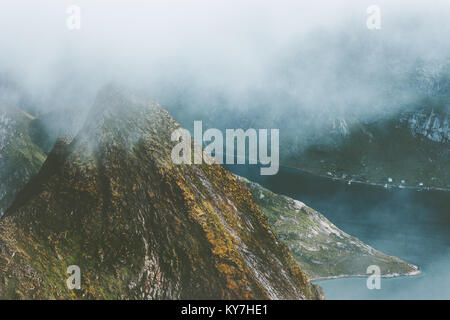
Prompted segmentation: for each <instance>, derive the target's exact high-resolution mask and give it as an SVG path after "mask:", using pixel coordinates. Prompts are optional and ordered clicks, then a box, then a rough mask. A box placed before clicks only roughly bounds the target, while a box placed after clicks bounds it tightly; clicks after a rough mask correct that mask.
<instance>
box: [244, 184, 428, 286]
mask: <svg viewBox="0 0 450 320" xmlns="http://www.w3.org/2000/svg"><path fill="white" fill-rule="evenodd" d="M239 179H240V180H241V181H242V182H243V183H245V185H246V186H247V187H248V188H249V189H250V190H251V192H252V195H253V200H254V201H255V202H256V203H257V204H258V206H259V207H260V208H261V210H262V211H263V212H264V214H265V215H266V217H267V218H268V220H269V223H270V225H271V227H272V228H273V230H274V231H275V232H276V233H277V234H278V236H279V237H280V239H281V240H282V241H283V242H284V243H286V245H287V246H288V247H289V249H290V251H291V253H292V255H293V256H294V258H295V260H296V261H297V262H298V264H299V265H300V267H301V268H302V270H303V271H304V272H305V273H306V275H307V276H308V278H310V279H314V280H318V279H327V278H339V277H354V276H367V274H366V270H367V267H368V266H370V265H377V266H379V267H380V270H381V275H382V276H386V277H389V276H399V275H415V274H418V273H420V272H419V271H418V268H417V267H416V266H414V265H412V264H409V263H407V262H405V261H402V260H400V259H399V258H397V257H393V256H388V255H386V254H383V253H382V252H380V251H378V250H375V249H374V248H372V247H370V246H368V245H367V244H365V243H363V242H362V241H360V240H359V239H357V238H355V237H352V236H350V235H348V234H346V233H345V232H343V231H341V230H339V229H338V228H337V227H336V226H335V225H334V224H332V223H331V222H330V221H329V220H328V219H326V218H325V217H324V216H323V215H321V214H320V213H319V212H317V211H315V210H314V209H311V208H310V207H308V206H306V205H305V204H304V203H302V202H300V201H298V200H294V199H291V198H289V197H286V196H283V195H279V194H275V193H273V192H271V191H270V190H267V189H265V188H263V187H262V186H260V185H259V184H257V183H254V182H251V181H248V180H247V179H245V178H242V177H240V178H239Z"/></svg>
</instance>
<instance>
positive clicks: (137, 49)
mask: <svg viewBox="0 0 450 320" xmlns="http://www.w3.org/2000/svg"><path fill="white" fill-rule="evenodd" d="M447 3H448V2H447ZM73 4H75V5H78V6H79V7H80V8H81V29H80V30H69V29H68V28H67V26H66V20H67V18H68V17H69V14H67V13H66V9H67V8H68V7H69V6H70V5H73ZM371 4H372V2H370V1H315V2H313V3H312V2H311V3H306V2H304V1H181V0H179V1H170V0H169V1H167V0H164V1H163V0H161V1H159V0H158V1H146V2H143V1H74V0H72V1H58V3H55V2H54V1H46V0H40V1H33V3H30V2H29V1H21V0H19V1H7V2H6V3H5V2H3V3H2V8H1V10H0V27H1V29H2V32H1V34H0V48H1V52H0V71H1V73H2V74H3V75H5V74H6V75H7V77H8V78H11V80H13V81H14V82H16V83H17V84H18V85H19V86H20V87H21V88H22V89H23V90H24V92H26V93H27V94H29V95H30V96H31V97H32V98H31V99H32V100H33V103H34V104H35V105H39V108H40V109H42V110H51V109H55V108H61V107H62V106H64V107H73V108H85V107H88V106H89V105H90V102H91V101H92V99H93V95H95V93H96V92H97V90H98V88H99V87H101V86H103V85H104V84H105V83H108V82H111V81H112V82H118V83H121V84H123V85H126V86H129V87H131V88H133V89H135V90H140V91H142V92H144V93H145V94H146V95H147V96H149V97H151V98H154V99H157V100H159V101H160V102H162V103H163V104H168V105H174V104H177V103H179V101H182V102H183V108H185V112H192V110H196V109H199V108H200V109H202V110H207V109H208V108H219V109H220V112H227V111H229V110H233V109H235V108H238V109H245V108H251V107H257V106H258V105H261V104H263V105H265V107H266V108H268V109H270V110H271V111H272V112H273V114H271V115H270V117H269V118H268V119H269V120H270V119H273V118H274V117H277V116H278V115H280V114H281V115H282V114H283V113H285V112H286V110H292V109H294V110H296V111H297V110H300V111H301V112H302V114H308V116H310V117H311V119H313V118H314V115H315V114H318V115H321V114H322V113H324V112H326V113H331V114H333V115H334V114H337V115H344V114H347V113H350V114H357V115H358V116H371V117H372V116H373V114H374V112H382V111H386V110H388V111H389V110H391V109H392V108H395V107H397V106H398V105H399V104H401V103H399V102H404V101H405V100H406V101H407V100H408V99H409V98H410V95H411V94H415V92H414V90H410V91H408V90H405V87H406V84H405V83H402V82H404V80H405V79H404V73H405V72H408V71H410V68H411V66H412V64H413V63H414V62H415V61H416V59H417V58H422V59H424V60H425V61H427V62H429V61H433V62H436V61H444V60H445V59H446V58H447V53H448V52H449V51H448V49H449V48H448V47H449V44H448V41H446V39H447V35H448V31H449V27H450V22H449V20H448V19H447V17H448V16H449V15H448V13H449V11H450V10H449V9H450V5H449V4H446V1H433V2H431V1H420V2H419V1H378V3H377V5H379V7H380V9H381V30H369V29H368V28H367V27H366V19H367V17H368V15H367V13H366V9H367V7H368V6H369V5H371ZM394 98H395V100H397V101H398V102H395V103H394V101H393V99H394ZM311 115H313V116H311ZM175 116H176V115H175Z"/></svg>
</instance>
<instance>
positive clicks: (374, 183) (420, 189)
mask: <svg viewBox="0 0 450 320" xmlns="http://www.w3.org/2000/svg"><path fill="white" fill-rule="evenodd" d="M280 167H283V168H286V169H290V170H296V171H299V172H302V173H307V174H310V175H314V176H317V177H321V178H326V179H330V180H333V181H339V182H344V183H346V184H349V185H351V184H362V185H368V186H374V187H380V188H383V189H392V188H396V189H410V190H415V191H446V192H450V188H443V187H426V186H422V187H419V186H407V185H395V184H388V183H385V184H382V183H377V182H365V181H360V180H352V179H350V180H348V179H345V178H340V177H337V176H330V175H327V174H320V173H316V172H312V171H309V170H306V169H302V168H298V167H293V166H287V165H280Z"/></svg>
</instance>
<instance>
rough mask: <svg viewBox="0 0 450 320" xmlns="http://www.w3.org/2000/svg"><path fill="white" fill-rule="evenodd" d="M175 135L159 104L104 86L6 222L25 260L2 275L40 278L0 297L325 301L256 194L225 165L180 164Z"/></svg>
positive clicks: (7, 288) (1, 290) (0, 286)
mask: <svg viewBox="0 0 450 320" xmlns="http://www.w3.org/2000/svg"><path fill="white" fill-rule="evenodd" d="M177 127H179V125H178V124H177V123H176V122H175V121H174V120H173V119H172V118H171V117H170V116H169V115H168V114H167V112H166V111H165V110H164V109H163V108H162V107H161V106H159V105H158V104H157V103H154V102H147V101H145V100H141V99H139V98H136V97H135V96H134V95H130V94H128V93H126V92H125V91H123V90H122V89H116V87H114V86H113V87H111V86H107V87H106V88H104V89H103V90H102V91H101V92H100V93H99V95H98V97H97V99H96V101H95V104H94V107H93V109H92V111H91V116H89V117H88V119H87V121H86V124H85V126H84V127H83V129H82V130H81V131H80V133H79V134H78V135H77V136H76V137H75V138H74V140H73V141H72V142H71V143H70V144H67V141H63V140H60V141H59V142H58V144H57V146H56V147H55V148H54V150H53V151H52V152H51V154H50V156H49V157H48V159H47V161H46V163H45V164H44V165H43V167H42V169H41V172H40V173H39V174H38V176H37V178H36V179H35V181H34V182H33V181H30V183H29V184H28V185H27V186H26V187H25V188H24V189H23V191H25V190H29V191H27V192H25V195H24V196H22V197H18V198H20V202H18V203H17V205H15V206H13V207H11V208H10V212H8V213H9V214H8V217H7V219H6V220H5V221H2V220H0V227H2V226H1V224H2V223H3V224H5V223H9V224H14V226H15V227H14V230H15V231H14V232H15V236H14V238H15V239H16V240H15V242H14V243H9V242H8V241H9V240H8V239H10V237H8V238H6V236H3V235H0V242H1V241H4V242H7V243H9V245H10V246H11V247H15V248H13V249H14V250H17V252H19V253H18V254H16V255H15V257H14V259H15V261H20V264H14V263H10V264H7V265H3V264H2V261H8V260H10V259H11V258H10V257H9V258H8V259H6V258H5V259H1V254H0V268H2V269H3V268H4V269H5V270H7V271H6V272H5V273H4V274H3V275H0V278H4V277H8V274H12V273H15V274H21V272H22V273H25V271H24V270H33V275H34V276H29V277H25V278H23V279H20V281H19V282H15V283H12V282H8V281H6V280H5V281H0V297H5V296H7V292H16V293H17V292H19V293H20V296H21V297H28V298H39V297H40V298H48V297H54V298H89V299H94V298H132V299H133V298H134V299H168V298H178V299H180V298H196V299H198V298H205V299H214V298H216V299H219V298H224V299H248V298H261V299H263V298H264V299H265V298H273V299H316V298H322V295H321V293H320V290H319V289H318V288H317V287H315V286H313V285H312V284H311V283H310V282H309V281H308V280H307V278H306V276H305V274H304V273H303V272H302V271H301V269H300V268H299V267H298V265H297V264H296V262H295V260H294V259H293V257H292V256H291V254H290V253H289V250H288V249H287V247H286V246H285V245H284V244H282V243H281V242H280V241H279V239H278V238H277V236H276V235H275V233H274V232H273V231H272V229H271V228H270V226H269V224H268V222H267V219H266V218H265V216H264V214H263V213H262V212H261V211H260V209H259V208H258V206H257V205H256V204H255V203H254V202H253V200H252V198H251V194H250V191H249V190H248V188H247V187H245V186H244V185H243V184H242V183H241V182H240V181H238V180H237V179H236V178H235V177H234V176H233V175H232V174H231V173H229V172H228V171H227V170H225V169H224V168H223V167H221V166H220V165H206V164H203V165H175V164H173V163H172V162H171V158H170V152H171V148H172V147H173V145H174V144H175V143H174V142H172V141H171V139H170V135H171V132H172V130H173V129H175V128H177ZM50 162H51V163H50ZM46 168H51V170H50V169H46ZM30 241H31V242H30ZM11 250H12V249H11ZM44 259H45V260H46V261H48V262H49V263H45V264H42V263H39V261H42V260H44ZM68 265H77V266H79V267H80V269H81V272H82V277H83V278H82V283H83V286H82V290H80V291H70V290H68V289H67V287H66V285H65V284H66V279H67V275H66V273H65V271H66V268H67V266H68ZM5 279H7V278H5ZM41 279H46V280H45V281H44V280H41ZM4 283H6V285H5V284H4ZM38 283H39V285H38ZM31 287H34V288H36V289H35V290H30V289H29V288H31Z"/></svg>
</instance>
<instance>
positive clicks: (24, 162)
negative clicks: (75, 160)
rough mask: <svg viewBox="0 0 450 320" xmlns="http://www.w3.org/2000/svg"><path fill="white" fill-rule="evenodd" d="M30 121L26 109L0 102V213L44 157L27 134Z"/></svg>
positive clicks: (37, 169) (35, 171)
mask: <svg viewBox="0 0 450 320" xmlns="http://www.w3.org/2000/svg"><path fill="white" fill-rule="evenodd" d="M33 121H34V117H33V116H31V115H30V114H28V113H27V112H25V111H23V110H21V109H19V108H17V107H14V106H12V105H9V104H6V103H2V102H0V216H1V215H3V212H4V211H5V210H6V208H7V207H8V206H9V205H10V204H11V203H12V201H13V198H14V195H15V193H16V192H17V191H19V190H20V189H21V188H22V187H23V186H24V185H25V183H26V182H27V181H28V180H29V179H30V178H31V177H32V176H34V175H35V174H37V173H38V172H39V169H40V167H41V165H42V163H43V162H44V160H45V153H44V152H43V150H42V149H41V148H40V147H39V146H37V145H36V144H35V143H34V142H33V141H32V139H31V136H30V134H29V128H30V124H31V123H32V122H33Z"/></svg>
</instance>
